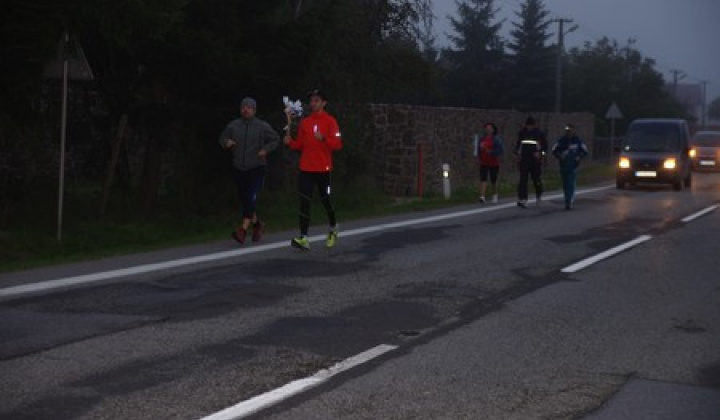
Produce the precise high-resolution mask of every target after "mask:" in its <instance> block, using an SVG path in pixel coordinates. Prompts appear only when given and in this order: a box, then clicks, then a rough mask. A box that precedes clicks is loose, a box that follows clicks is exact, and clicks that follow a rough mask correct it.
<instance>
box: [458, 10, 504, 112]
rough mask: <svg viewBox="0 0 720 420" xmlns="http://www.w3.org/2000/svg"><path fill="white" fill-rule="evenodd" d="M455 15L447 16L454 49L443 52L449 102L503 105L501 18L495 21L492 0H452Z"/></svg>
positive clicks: (472, 104)
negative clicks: (447, 68) (445, 63)
mask: <svg viewBox="0 0 720 420" xmlns="http://www.w3.org/2000/svg"><path fill="white" fill-rule="evenodd" d="M455 4H456V5H457V8H458V18H457V19H456V18H451V19H450V24H451V25H452V28H453V30H454V32H455V34H450V35H449V37H450V40H451V42H452V43H453V46H454V48H453V49H450V50H447V51H445V57H446V59H447V61H448V62H449V67H450V68H449V72H448V75H447V84H446V85H447V98H446V102H447V103H448V104H449V105H459V106H467V107H477V108H499V107H502V106H503V105H504V101H503V97H502V93H503V89H502V86H501V74H502V68H503V59H504V53H503V41H502V38H501V37H500V35H499V32H500V29H501V27H502V21H500V22H496V21H495V16H496V14H497V11H498V9H496V8H495V5H494V0H462V1H460V0H456V2H455Z"/></svg>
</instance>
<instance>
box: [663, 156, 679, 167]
mask: <svg viewBox="0 0 720 420" xmlns="http://www.w3.org/2000/svg"><path fill="white" fill-rule="evenodd" d="M676 166H677V162H676V161H675V158H670V159H665V162H663V168H665V169H675V167H676Z"/></svg>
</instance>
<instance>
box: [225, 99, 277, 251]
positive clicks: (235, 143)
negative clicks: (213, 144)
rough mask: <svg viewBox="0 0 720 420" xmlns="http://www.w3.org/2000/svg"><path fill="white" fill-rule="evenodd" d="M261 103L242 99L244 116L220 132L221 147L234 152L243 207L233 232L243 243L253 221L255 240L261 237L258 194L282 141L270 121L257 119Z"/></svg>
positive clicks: (236, 174)
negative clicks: (257, 208)
mask: <svg viewBox="0 0 720 420" xmlns="http://www.w3.org/2000/svg"><path fill="white" fill-rule="evenodd" d="M256 110H257V103H256V102H255V100H254V99H252V98H245V99H243V100H242V105H241V106H240V113H241V118H238V119H235V120H233V121H231V122H230V124H228V125H227V127H225V130H223V132H222V134H220V139H219V142H220V146H221V147H222V148H224V149H226V150H229V151H230V152H232V162H233V178H234V179H235V187H236V190H237V194H238V197H239V199H240V204H241V206H242V225H241V226H240V227H239V228H237V230H235V231H234V232H233V233H232V237H233V238H234V239H235V240H236V241H237V242H238V243H240V244H243V243H245V236H246V235H247V232H248V229H249V228H250V225H251V224H252V239H253V242H257V241H259V240H260V236H261V234H262V229H263V222H261V221H260V219H258V215H257V211H256V203H257V196H258V193H259V192H260V189H261V188H262V185H263V180H264V178H265V166H266V165H267V155H268V153H270V152H272V151H273V150H275V148H276V147H277V145H278V144H279V143H280V136H279V135H278V133H277V132H276V131H275V130H273V128H272V127H270V124H268V123H266V122H265V121H263V120H261V119H259V118H257V117H256V116H255V112H256Z"/></svg>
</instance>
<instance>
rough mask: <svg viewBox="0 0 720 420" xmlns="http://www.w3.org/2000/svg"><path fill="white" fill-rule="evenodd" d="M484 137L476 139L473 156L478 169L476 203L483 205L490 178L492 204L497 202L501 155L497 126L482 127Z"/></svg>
mask: <svg viewBox="0 0 720 420" xmlns="http://www.w3.org/2000/svg"><path fill="white" fill-rule="evenodd" d="M483 128H484V130H485V135H484V136H483V137H482V138H480V139H478V141H477V149H476V150H475V155H476V156H477V158H478V165H479V167H480V197H479V198H478V201H479V202H481V203H485V193H486V191H487V181H488V177H489V178H490V184H491V186H492V191H493V196H492V202H493V203H497V202H498V189H497V182H498V176H499V174H500V156H502V154H503V144H502V138H501V137H500V135H499V134H498V129H497V126H496V125H495V124H493V123H487V124H485V126H484V127H483Z"/></svg>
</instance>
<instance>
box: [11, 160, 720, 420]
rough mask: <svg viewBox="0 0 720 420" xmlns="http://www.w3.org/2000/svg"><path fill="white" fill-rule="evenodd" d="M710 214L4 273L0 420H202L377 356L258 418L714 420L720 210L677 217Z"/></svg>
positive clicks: (566, 221)
mask: <svg viewBox="0 0 720 420" xmlns="http://www.w3.org/2000/svg"><path fill="white" fill-rule="evenodd" d="M718 203H720V174H696V175H695V183H694V186H693V187H692V189H691V190H685V191H681V192H676V191H672V190H671V189H669V188H664V187H641V188H635V189H632V190H629V191H618V190H615V189H614V188H606V189H599V190H596V191H594V192H590V193H586V194H583V195H581V196H580V197H579V198H578V201H577V208H576V209H575V210H573V211H569V212H568V211H565V210H564V209H563V205H562V200H561V199H559V198H551V199H550V200H548V201H546V202H544V203H543V205H542V206H541V207H534V206H531V208H529V209H527V210H522V209H519V208H516V207H515V206H514V205H513V204H512V202H511V200H506V201H501V203H500V204H499V205H486V207H480V205H473V206H466V207H463V208H456V209H451V210H443V211H437V212H429V213H425V212H424V213H418V214H409V215H402V216H395V217H391V218H384V219H377V220H368V221H362V222H355V223H348V224H344V225H342V228H343V231H344V232H346V233H347V234H346V235H345V236H343V235H342V234H341V238H340V241H341V242H340V245H339V247H338V248H337V249H335V250H333V251H331V252H327V251H326V250H324V249H322V246H321V244H320V243H313V249H312V250H311V251H310V252H307V253H302V252H299V251H296V250H293V249H290V248H289V247H287V246H285V245H284V244H285V243H287V239H288V238H289V237H290V236H291V235H292V234H293V233H292V232H290V233H285V234H279V235H271V236H268V237H267V238H265V244H266V245H268V246H267V247H265V248H258V246H255V248H257V250H258V252H254V251H253V249H254V248H253V246H250V247H248V251H247V252H246V251H242V252H240V253H236V254H232V250H233V248H234V246H233V244H231V243H230V242H229V241H228V242H220V243H217V244H210V245H202V246H197V247H187V248H182V249H173V250H166V251H162V252H157V253H150V254H143V255H136V256H126V257H120V258H115V259H107V260H103V261H95V262H91V263H83V264H74V265H69V266H64V267H53V268H48V269H42V270H34V271H29V272H23V273H13V274H7V275H3V276H0V320H2V321H1V322H0V393H1V394H0V419H3V420H4V419H13V420H25V419H32V420H44V419H52V420H64V419H81V420H85V419H138V420H140V419H153V420H157V419H182V420H199V419H203V418H205V417H207V416H211V415H213V414H214V413H217V412H219V411H220V410H223V409H226V408H228V407H232V406H234V405H236V404H238V403H241V402H243V401H248V400H250V399H252V398H253V397H258V396H267V395H277V393H278V391H277V390H278V389H280V391H281V393H282V391H283V390H286V389H287V387H285V388H282V387H283V386H286V385H287V384H301V383H305V382H302V380H303V378H317V376H313V375H316V373H318V372H321V375H326V376H328V375H327V373H328V371H326V370H325V371H323V370H324V369H327V368H331V371H330V372H334V370H333V369H335V368H336V367H337V366H342V364H343V363H344V362H347V361H348V360H351V361H352V360H355V359H353V356H356V355H361V354H364V352H366V351H368V350H370V349H378V346H383V347H381V348H382V349H384V350H383V351H387V352H385V353H383V354H381V355H379V356H378V357H375V358H372V359H370V360H368V361H367V362H365V363H361V364H359V365H358V366H356V367H353V368H352V369H348V370H346V371H343V372H340V373H338V374H337V375H334V376H332V377H326V378H325V380H323V381H321V382H318V383H317V386H315V387H309V388H310V389H309V390H307V391H305V392H301V393H298V394H297V395H295V396H291V397H289V398H284V397H282V395H281V397H280V398H278V399H279V400H280V401H279V402H277V403H273V404H271V405H270V407H269V408H267V409H265V410H262V411H260V412H258V413H256V414H254V415H252V416H251V417H252V418H257V419H261V418H262V419H313V420H316V419H538V420H540V419H588V420H607V419H624V418H628V419H630V418H632V419H634V420H637V419H645V418H647V419H695V420H698V419H699V420H706V419H707V420H718V419H720V269H718V267H720V266H719V265H718V256H719V255H720V239H718V238H720V210H715V211H712V210H708V212H707V213H706V214H704V215H702V216H701V217H698V218H696V219H693V220H691V221H687V222H684V221H682V219H683V218H685V217H687V216H689V215H693V214H695V213H697V212H699V211H702V210H704V209H708V208H709V207H710V206H715V205H717V204H718ZM478 209H479V210H478ZM458 212H461V213H459V214H454V213H458ZM462 212H464V213H462ZM339 213H340V216H341V215H342V209H339ZM417 219H424V220H421V221H419V222H418V221H417ZM413 220H416V221H413ZM322 230H323V229H322V228H319V227H318V228H315V229H314V232H311V233H322ZM639 237H640V238H645V239H646V240H645V239H643V241H641V242H638V243H637V245H636V246H634V247H631V248H628V249H625V250H623V251H622V252H620V253H618V254H617V255H613V256H611V257H609V258H608V259H604V260H601V261H599V262H597V263H595V264H592V265H589V266H588V267H585V268H582V269H580V270H578V271H574V272H564V271H563V269H564V268H567V267H569V266H572V265H573V264H574V263H577V262H579V261H584V260H586V259H587V258H590V257H593V256H596V255H598V254H599V253H603V252H605V251H607V250H611V249H614V248H616V247H618V246H621V245H622V244H626V243H628V242H629V241H632V240H635V239H637V238H639ZM275 242H278V243H280V242H281V243H282V245H281V246H280V245H279V246H274V245H272V244H274V243H275ZM227 251H231V252H230V253H228V252H227ZM222 252H224V253H225V254H218V253H222ZM207 254H213V255H222V256H223V258H219V257H218V258H217V259H200V260H193V261H194V262H195V263H193V264H190V263H188V264H170V265H169V266H162V267H160V266H158V267H155V268H153V267H154V266H147V264H151V263H156V262H158V261H169V260H175V259H181V258H187V257H192V256H197V255H207ZM198 261H200V262H198ZM136 266H143V267H149V268H148V269H147V270H140V271H141V272H140V273H139V274H127V273H125V274H123V275H122V276H120V275H115V274H113V273H116V274H117V273H118V272H117V271H113V270H119V269H127V268H128V267H136ZM100 271H101V272H105V273H106V274H104V275H102V276H95V277H94V278H93V282H91V283H82V281H81V280H82V279H88V277H78V276H83V275H88V274H92V273H96V272H100ZM566 271H567V270H566ZM62 278H64V279H68V278H74V279H79V280H78V281H77V284H74V285H73V286H71V287H61V288H55V285H56V283H52V282H50V283H44V282H48V281H52V280H55V279H62ZM28 284H41V285H44V286H43V287H45V289H43V287H41V288H39V289H38V290H35V291H33V292H31V293H25V292H22V291H21V289H18V287H20V286H23V285H28ZM13 290H14V292H12V293H10V292H11V291H13ZM338 364H339V365H338ZM298 380H300V382H298ZM274 390H275V392H274V393H272V394H267V393H268V392H272V391H274ZM251 401H256V400H251ZM240 408H242V407H238V409H240ZM238 412H240V411H238ZM226 413H229V412H226ZM623 416H626V417H623ZM663 416H665V417H663ZM215 418H218V419H219V418H221V414H216V415H215ZM227 418H232V416H229V417H227Z"/></svg>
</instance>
